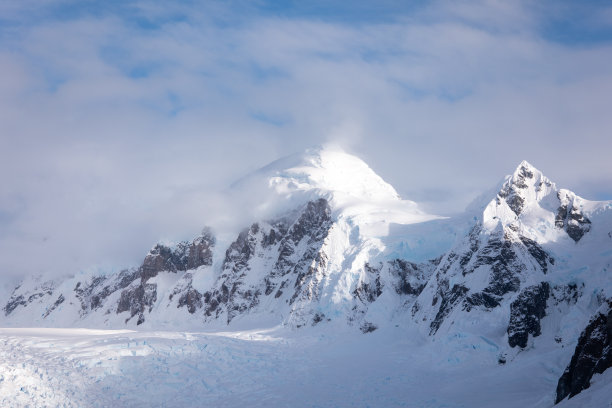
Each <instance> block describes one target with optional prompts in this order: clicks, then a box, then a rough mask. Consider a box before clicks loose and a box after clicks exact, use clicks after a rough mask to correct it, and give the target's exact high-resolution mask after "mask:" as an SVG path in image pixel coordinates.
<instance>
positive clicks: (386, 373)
mask: <svg viewBox="0 0 612 408" xmlns="http://www.w3.org/2000/svg"><path fill="white" fill-rule="evenodd" d="M469 341H470V342H471V347H469V348H461V349H460V348H457V347H456V346H455V345H453V343H452V342H451V343H441V344H438V345H437V347H433V348H431V347H426V346H423V345H422V344H419V341H418V340H417V339H415V338H413V337H411V335H410V334H409V333H407V332H406V331H405V330H404V329H403V328H401V327H397V328H392V329H388V330H381V331H376V332H374V333H370V334H368V335H360V336H354V335H353V334H352V333H349V334H347V333H343V332H341V331H337V332H329V331H324V330H316V329H309V330H306V331H301V332H300V333H299V334H297V333H296V332H294V331H288V330H284V329H278V328H277V329H269V330H253V331H248V332H219V333H193V332H154V331H144V332H135V331H100V330H79V329H76V330H75V329H64V330H57V329H0V361H2V365H0V405H1V406H12V407H15V406H36V407H42V406H66V407H109V406H131V407H162V406H163V407H202V406H214V407H239V406H250V407H264V406H265V407H270V406H293V407H367V406H370V407H402V406H403V407H428V408H434V407H491V406H495V407H517V406H523V407H536V408H537V407H552V404H553V398H554V389H555V386H556V380H557V378H558V375H559V374H560V373H561V371H562V370H563V364H562V362H561V361H559V354H558V353H554V352H549V353H541V354H538V355H536V356H532V358H529V359H522V360H520V361H517V362H516V364H513V365H511V366H503V365H499V364H498V363H497V357H498V355H497V350H496V347H495V345H494V344H491V343H489V342H488V341H487V340H486V339H481V338H471V339H469ZM459 362H460V363H461V364H458V363H459ZM598 381H599V382H598V383H597V384H596V386H594V387H593V388H594V390H595V391H597V389H598V388H601V385H600V383H601V381H605V379H603V378H600V379H598ZM608 384H609V381H608ZM599 392H600V393H601V392H604V395H606V394H605V393H606V391H605V390H603V391H602V390H599ZM607 395H609V390H608V391H607ZM600 400H601V398H600ZM577 401H578V400H577ZM566 406H579V405H566ZM591 406H595V405H591Z"/></svg>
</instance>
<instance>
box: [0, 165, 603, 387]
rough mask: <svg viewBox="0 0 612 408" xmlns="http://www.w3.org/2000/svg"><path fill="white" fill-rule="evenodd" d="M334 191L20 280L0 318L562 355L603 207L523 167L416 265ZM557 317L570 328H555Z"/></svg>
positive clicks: (593, 299)
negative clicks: (387, 328) (383, 339)
mask: <svg viewBox="0 0 612 408" xmlns="http://www.w3.org/2000/svg"><path fill="white" fill-rule="evenodd" d="M317 160H320V158H317ZM299 180H302V179H299ZM308 180H309V181H310V182H311V183H312V179H308ZM276 182H277V184H278V183H280V182H279V181H278V180H277V181H276ZM377 182H378V181H377ZM281 184H282V183H281ZM303 184H304V183H302V184H299V185H300V186H302V185H303ZM287 185H298V184H297V183H295V182H292V183H288V184H287ZM300 188H302V187H300ZM381 188H382V190H383V191H384V192H389V191H390V192H391V193H390V194H389V196H390V197H391V196H393V194H392V192H393V190H392V188H391V187H389V188H387V187H384V186H383V187H381ZM309 192H310V191H309ZM342 194H346V192H343V193H342ZM338 197H344V196H343V195H334V194H327V193H324V194H319V192H317V194H315V195H314V196H312V195H310V196H308V199H307V200H304V201H303V202H302V203H300V204H299V205H297V206H295V207H294V208H293V209H291V210H289V211H284V212H283V213H282V214H280V215H277V216H275V217H272V218H271V219H268V220H266V221H258V222H255V223H253V224H252V225H250V226H249V227H248V228H245V229H244V230H243V231H242V232H240V233H239V234H237V236H236V237H235V239H234V240H233V241H232V242H231V243H228V244H227V245H226V247H223V248H220V247H218V246H219V244H218V243H217V241H216V239H215V237H214V235H213V233H212V232H211V231H210V230H205V231H204V232H203V233H202V234H201V235H200V236H199V237H197V238H196V239H194V240H193V241H190V242H183V243H180V244H178V245H175V246H167V245H161V244H160V245H156V246H155V247H154V248H153V249H152V250H151V251H150V252H149V254H148V255H147V256H146V257H145V259H144V261H143V263H142V265H141V266H140V267H138V268H132V269H126V270H123V271H121V272H119V273H117V274H113V275H102V276H88V277H85V278H83V279H79V278H78V277H75V278H73V279H72V280H69V281H66V282H63V283H58V282H44V281H41V282H31V283H24V284H23V285H21V286H20V287H18V288H16V289H15V291H14V293H13V295H12V296H11V298H10V299H9V300H8V302H7V303H6V305H5V306H4V314H5V316H4V320H5V321H6V322H8V323H10V322H12V321H15V322H20V321H24V319H32V318H34V322H33V323H32V324H42V325H53V324H57V322H64V323H63V324H74V322H90V323H89V324H91V325H95V326H99V325H101V326H106V327H122V326H125V325H135V326H138V325H143V324H144V325H150V327H158V326H159V325H162V326H163V325H167V324H171V325H172V324H178V325H181V324H184V323H182V322H192V323H191V325H192V326H195V327H202V328H204V327H219V326H226V325H230V326H231V325H234V324H235V323H236V322H241V323H245V322H249V321H263V322H266V324H270V323H272V324H279V323H280V324H284V325H288V326H290V327H294V328H300V327H304V326H319V325H323V324H328V323H329V322H336V323H341V324H348V325H349V326H353V327H355V328H357V329H359V330H361V331H362V332H364V333H368V332H371V331H373V330H376V329H377V327H379V326H381V325H391V324H394V325H395V324H400V323H401V324H402V325H403V324H406V325H408V326H409V327H412V328H414V329H415V330H420V331H422V332H424V333H425V335H427V336H431V337H433V338H445V337H453V338H465V333H477V335H478V337H480V338H483V339H486V342H487V344H495V347H496V348H497V349H498V350H499V351H498V354H499V355H500V356H503V358H502V357H500V359H499V361H500V362H502V361H503V362H511V361H512V359H513V358H515V357H516V356H518V355H519V353H524V352H529V350H530V349H532V348H534V346H535V345H536V344H540V343H541V344H544V343H543V342H548V343H546V344H547V347H552V348H554V349H558V350H559V353H561V354H562V355H565V354H563V353H567V351H566V350H570V348H572V347H573V346H574V344H575V342H576V341H577V340H578V336H579V335H580V331H581V330H582V329H583V328H584V325H585V324H586V323H587V321H588V319H589V315H590V313H593V312H594V310H595V309H596V308H597V307H599V306H600V305H601V304H602V302H603V299H604V298H605V297H606V296H608V297H609V296H610V287H609V286H610V285H609V283H608V282H609V278H608V277H607V273H608V270H609V268H610V263H612V255H611V254H612V252H609V253H608V252H606V251H605V248H606V245H607V247H609V248H612V216H611V215H610V214H611V213H612V205H610V204H609V203H597V202H590V201H587V200H584V199H582V198H580V197H578V196H577V195H575V194H574V193H572V192H570V191H568V190H563V189H557V187H556V186H555V184H554V183H553V182H551V181H550V180H548V179H547V178H546V177H544V176H543V175H542V173H541V172H539V171H538V170H537V169H535V168H534V167H533V166H531V165H530V164H529V163H526V162H523V163H521V164H520V165H519V167H518V168H517V170H516V171H515V172H514V174H513V175H511V176H509V177H508V178H507V179H506V180H504V182H503V183H501V184H500V187H499V189H498V192H497V194H495V196H494V197H490V198H489V200H488V201H484V202H482V203H481V204H480V205H476V208H477V211H476V212H474V213H469V214H467V215H466V218H469V219H473V223H472V226H471V228H470V229H469V231H467V232H466V234H465V236H464V237H463V238H462V239H459V240H458V241H457V242H456V243H455V244H454V245H453V246H452V247H450V248H446V249H445V250H441V252H440V254H439V255H440V256H439V257H437V258H436V259H432V260H430V261H426V262H423V261H416V262H415V261H414V260H413V259H410V258H401V257H398V256H397V254H396V253H395V252H393V251H391V250H390V248H391V245H390V244H389V242H387V241H385V238H384V237H382V238H381V236H380V235H376V234H368V232H367V231H368V228H370V226H369V225H367V222H368V220H367V219H366V221H365V222H364V221H363V220H364V217H363V216H362V213H361V211H362V210H361V207H360V208H359V209H358V210H353V212H351V211H348V210H347V209H346V207H345V206H343V205H339V204H338ZM360 199H361V197H360ZM364 208H365V207H364ZM418 222H421V221H418ZM383 235H384V234H383ZM602 248H603V249H602ZM594 254H598V255H597V256H596V257H595V256H594ZM585 271H586V272H585ZM594 293H597V295H596V296H595V295H593V294H594ZM29 311H32V312H31V313H29ZM28 313H29V314H28ZM66 316H68V317H66ZM566 316H572V319H574V320H575V321H576V324H573V325H568V324H564V323H563V321H564V319H566ZM20 319H21V320H20ZM168 322H170V323H168ZM592 331H593V330H591V332H592ZM550 340H552V341H550ZM580 341H582V340H580ZM538 342H540V343H538ZM594 344H596V343H594ZM577 353H578V351H577ZM570 357H571V356H567V359H568V360H569V358H570ZM572 361H573V360H572ZM598 367H600V366H598ZM568 369H569V368H568ZM574 371H575V370H574ZM564 376H565V374H564ZM583 377H584V376H583ZM572 378H573V377H572ZM589 379H590V377H589ZM563 381H565V383H567V382H568V381H569V382H570V383H571V382H572V381H573V380H567V379H566V380H563ZM574 382H575V381H574ZM560 384H561V381H560ZM584 384H585V382H584V381H582V383H581V385H580V386H579V388H580V387H581V388H580V389H583V388H585V386H584ZM586 384H587V386H588V379H587V380H586ZM572 387H574V386H572ZM571 389H572V391H574V390H575V389H577V388H576V387H574V388H571ZM566 395H567V394H566Z"/></svg>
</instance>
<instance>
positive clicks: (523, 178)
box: [498, 165, 534, 215]
mask: <svg viewBox="0 0 612 408" xmlns="http://www.w3.org/2000/svg"><path fill="white" fill-rule="evenodd" d="M533 178H534V173H533V171H532V170H531V169H530V168H529V167H528V166H527V165H521V166H520V167H519V168H518V169H517V171H516V173H515V175H514V177H513V179H512V180H511V181H510V182H508V183H506V184H504V186H503V188H502V189H501V190H500V192H499V193H498V200H500V199H502V200H505V201H506V203H507V204H508V207H510V209H511V210H512V211H513V212H514V213H515V214H516V215H520V214H521V212H522V211H523V207H524V205H525V197H524V194H523V190H525V189H526V188H527V187H528V185H527V181H528V180H531V179H533Z"/></svg>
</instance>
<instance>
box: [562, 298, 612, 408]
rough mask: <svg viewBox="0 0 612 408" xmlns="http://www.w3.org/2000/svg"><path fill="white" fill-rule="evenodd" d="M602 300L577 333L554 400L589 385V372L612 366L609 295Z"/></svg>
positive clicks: (572, 393) (573, 394) (611, 304)
mask: <svg viewBox="0 0 612 408" xmlns="http://www.w3.org/2000/svg"><path fill="white" fill-rule="evenodd" d="M606 303H607V304H606V305H605V306H604V307H603V308H602V309H600V311H599V312H598V313H597V314H596V315H595V316H594V317H593V318H592V319H591V321H590V322H589V324H588V325H587V327H586V328H585V329H584V331H583V332H582V334H581V335H580V338H579V340H578V344H577V345H576V350H575V351H574V355H573V356H572V360H571V361H570V363H569V365H568V366H567V368H566V369H565V372H564V373H563V375H562V376H561V378H560V379H559V383H558V384H557V396H556V400H555V403H559V402H561V401H562V400H563V399H565V397H567V396H569V398H572V397H573V396H575V395H576V394H578V393H580V392H581V391H582V390H585V389H587V388H589V386H590V382H591V378H592V377H593V374H601V373H603V372H604V371H606V370H607V369H608V368H610V367H612V299H609V300H608V301H607V302H606Z"/></svg>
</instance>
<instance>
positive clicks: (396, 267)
mask: <svg viewBox="0 0 612 408" xmlns="http://www.w3.org/2000/svg"><path fill="white" fill-rule="evenodd" d="M439 262H440V259H435V260H432V261H429V262H427V263H425V264H415V263H413V262H408V261H405V260H403V259H394V260H393V261H390V262H389V271H390V273H391V276H392V277H394V278H395V279H394V284H393V287H394V289H395V292H396V293H397V294H398V295H409V296H418V295H419V294H420V293H421V292H422V291H423V288H424V287H425V284H426V283H427V280H428V279H429V278H430V276H431V274H432V273H433V271H434V270H435V268H436V266H437V265H438V263H439Z"/></svg>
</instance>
